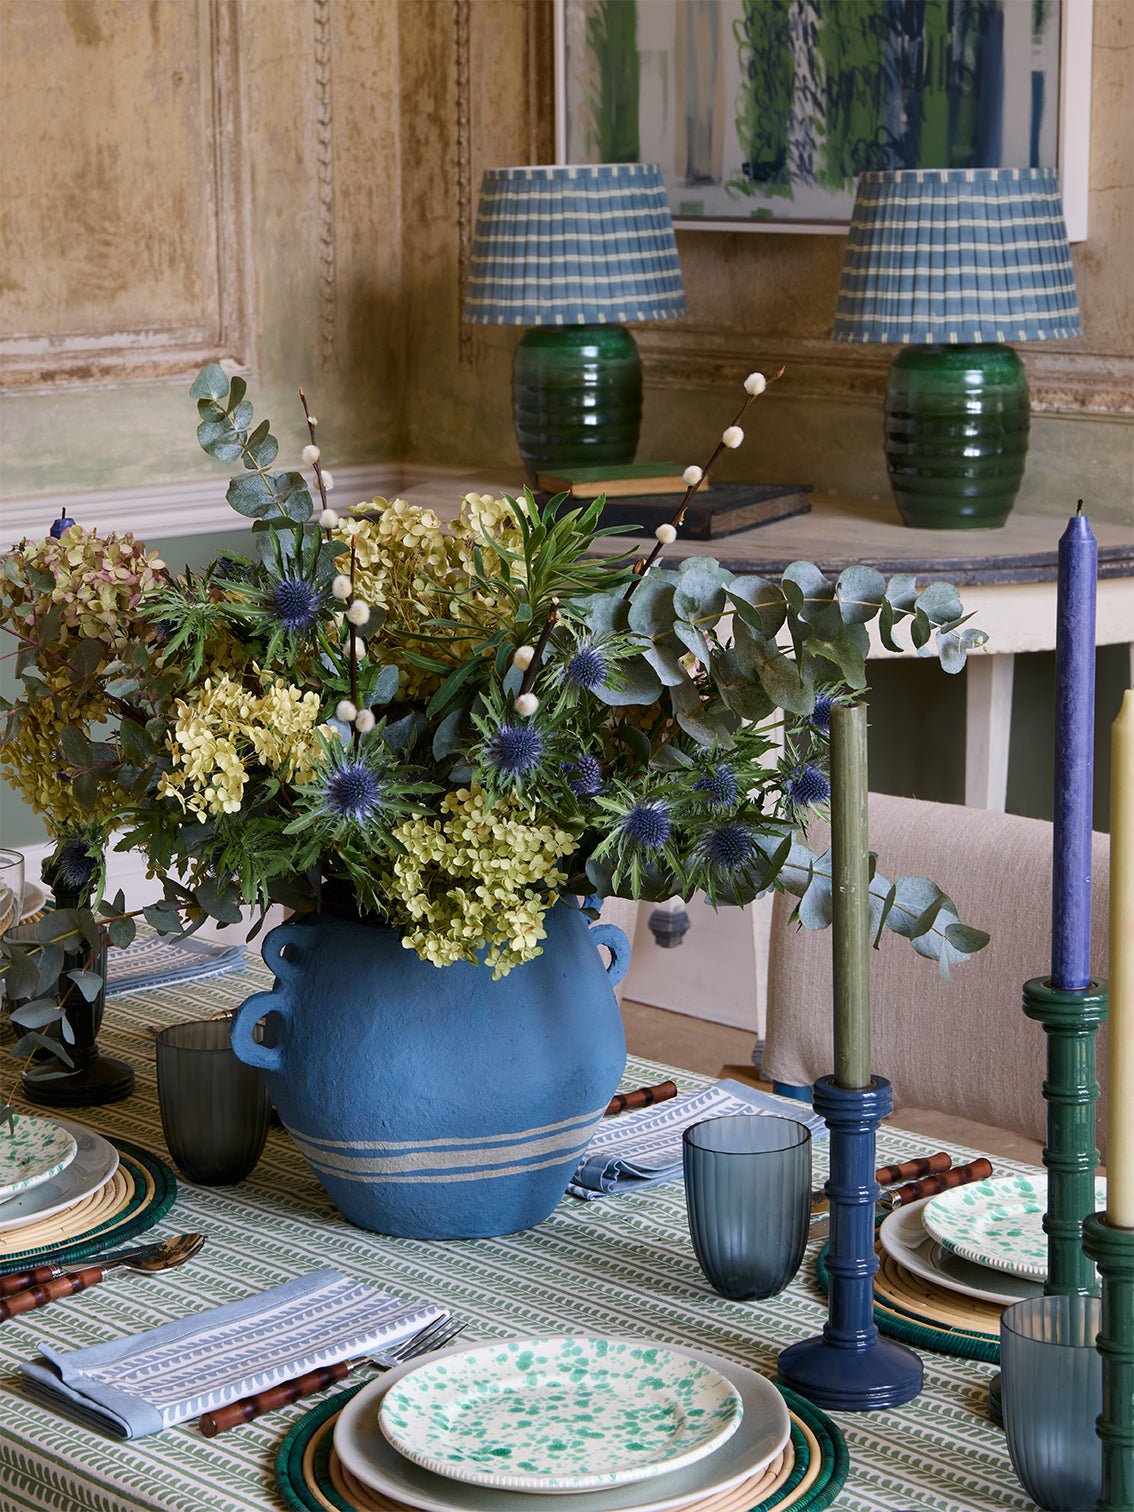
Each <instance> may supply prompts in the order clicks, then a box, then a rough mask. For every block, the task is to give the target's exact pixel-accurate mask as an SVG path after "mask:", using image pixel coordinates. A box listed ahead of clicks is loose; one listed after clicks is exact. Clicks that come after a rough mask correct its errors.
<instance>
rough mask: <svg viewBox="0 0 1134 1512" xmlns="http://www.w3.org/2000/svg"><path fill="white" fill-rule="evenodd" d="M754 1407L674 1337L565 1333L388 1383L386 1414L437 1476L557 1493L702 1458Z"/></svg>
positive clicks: (397, 1444) (399, 1441)
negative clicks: (672, 1345) (678, 1348)
mask: <svg viewBox="0 0 1134 1512" xmlns="http://www.w3.org/2000/svg"><path fill="white" fill-rule="evenodd" d="M743 1411H744V1409H743V1406H742V1403H741V1400H740V1393H739V1392H738V1391H737V1390H736V1388H735V1387H734V1386H732V1385H730V1383H729V1382H728V1381H727V1380H725V1378H724V1376H722V1375H721V1374H720V1372H719V1371H716V1370H714V1369H713V1368H712V1366H710V1365H706V1364H703V1363H702V1362H700V1361H697V1360H691V1359H689V1357H688V1356H687V1355H679V1354H675V1353H674V1351H673V1350H671V1349H667V1348H666V1347H665V1346H664V1345H659V1344H651V1343H649V1342H646V1341H641V1342H639V1341H635V1340H629V1339H611V1338H603V1337H596V1336H593V1335H589V1334H563V1335H557V1336H553V1337H550V1338H524V1339H507V1340H504V1341H503V1342H501V1343H498V1344H486V1345H484V1346H482V1347H480V1348H478V1349H470V1350H467V1351H466V1352H465V1353H464V1354H461V1355H457V1356H456V1357H454V1358H453V1359H443V1360H435V1361H432V1362H431V1363H429V1364H427V1365H421V1366H419V1367H418V1369H416V1370H412V1371H410V1372H409V1373H408V1374H407V1375H405V1376H404V1377H403V1378H402V1379H401V1380H400V1381H399V1382H398V1383H397V1384H396V1385H395V1386H392V1387H391V1388H390V1390H389V1391H388V1392H387V1393H386V1395H385V1396H384V1397H383V1399H382V1406H381V1409H380V1410H379V1414H378V1422H379V1426H380V1427H381V1429H382V1432H383V1433H384V1434H385V1436H386V1438H387V1439H388V1440H389V1441H390V1443H391V1444H393V1446H394V1448H395V1449H397V1451H398V1452H399V1454H402V1455H404V1456H405V1457H406V1458H407V1459H410V1460H413V1462H414V1463H415V1464H417V1465H421V1466H423V1467H424V1468H425V1469H426V1470H432V1471H433V1473H434V1474H435V1475H443V1476H448V1477H450V1478H451V1479H453V1480H459V1481H468V1482H470V1483H471V1484H472V1485H475V1486H492V1487H495V1488H496V1489H498V1490H504V1491H536V1492H539V1493H540V1494H541V1495H545V1496H546V1495H548V1494H552V1495H559V1494H567V1493H575V1492H579V1491H593V1490H595V1489H597V1488H598V1487H600V1486H624V1485H630V1484H632V1483H634V1482H635V1481H642V1480H649V1479H652V1478H653V1477H655V1476H658V1475H664V1474H665V1473H666V1472H667V1471H668V1470H677V1469H680V1468H681V1467H682V1466H684V1465H689V1464H692V1463H693V1462H694V1461H696V1460H699V1459H701V1458H703V1456H705V1455H706V1454H711V1453H712V1452H713V1450H714V1449H716V1448H718V1447H719V1446H720V1445H721V1444H723V1443H724V1442H725V1440H726V1439H727V1438H729V1437H731V1435H732V1434H733V1433H735V1432H736V1430H737V1428H739V1426H740V1420H741V1416H742V1415H743Z"/></svg>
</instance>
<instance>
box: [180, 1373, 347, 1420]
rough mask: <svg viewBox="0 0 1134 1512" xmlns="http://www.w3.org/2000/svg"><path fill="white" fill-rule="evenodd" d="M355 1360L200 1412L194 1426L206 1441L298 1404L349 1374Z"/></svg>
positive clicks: (297, 1377) (298, 1377) (282, 1382)
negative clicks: (228, 1429)
mask: <svg viewBox="0 0 1134 1512" xmlns="http://www.w3.org/2000/svg"><path fill="white" fill-rule="evenodd" d="M356 1363H357V1362H356V1361H353V1360H340V1361H339V1363H338V1364H337V1365H324V1366H322V1367H321V1368H320V1369H319V1370H309V1371H308V1372H307V1374H306V1375H301V1376H296V1377H295V1379H294V1380H293V1381H281V1382H280V1383H279V1385H278V1386H269V1387H267V1388H266V1389H265V1390H264V1391H258V1392H257V1393H256V1394H255V1396H246V1397H241V1399H240V1401H239V1402H229V1403H228V1405H227V1406H225V1407H217V1408H215V1409H214V1410H213V1411H212V1412H202V1414H201V1416H200V1418H199V1419H198V1421H197V1426H198V1428H200V1430H201V1432H202V1433H203V1434H204V1435H205V1437H206V1438H215V1437H216V1435H217V1434H218V1433H223V1432H224V1431H225V1429H226V1428H235V1427H236V1426H237V1425H238V1424H240V1423H250V1422H251V1421H252V1419H253V1418H256V1417H259V1416H260V1414H261V1413H262V1412H271V1411H273V1410H274V1409H275V1408H276V1407H286V1406H287V1404H288V1403H289V1402H298V1401H299V1399H300V1397H305V1396H310V1395H311V1393H312V1392H313V1391H322V1389H323V1387H324V1386H330V1385H332V1384H333V1383H334V1382H335V1381H341V1380H342V1379H343V1377H344V1376H346V1375H349V1374H350V1372H351V1370H352V1369H353V1368H354V1365H355V1364H356Z"/></svg>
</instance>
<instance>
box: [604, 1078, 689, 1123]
mask: <svg viewBox="0 0 1134 1512" xmlns="http://www.w3.org/2000/svg"><path fill="white" fill-rule="evenodd" d="M676 1096H677V1086H676V1084H675V1083H674V1082H671V1081H663V1082H659V1083H658V1084H657V1086H656V1087H637V1088H635V1090H634V1091H633V1092H616V1093H615V1095H614V1096H613V1097H612V1098H611V1099H610V1105H609V1106H608V1108H607V1110H606V1111H607V1116H608V1117H609V1115H610V1114H611V1113H625V1112H626V1110H627V1108H652V1107H653V1105H654V1103H660V1102H668V1101H669V1099H670V1098H671V1097H676Z"/></svg>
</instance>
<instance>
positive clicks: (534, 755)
mask: <svg viewBox="0 0 1134 1512" xmlns="http://www.w3.org/2000/svg"><path fill="white" fill-rule="evenodd" d="M544 745H545V741H544V738H543V736H542V735H541V734H540V732H539V731H538V730H537V729H536V728H535V726H534V725H530V724H523V725H513V724H502V725H501V726H500V728H499V729H498V730H497V732H496V734H495V735H494V736H493V737H492V739H491V741H490V742H489V744H488V750H487V752H486V755H487V757H488V759H489V761H490V762H491V763H492V764H493V766H495V767H498V768H499V770H500V771H501V772H502V773H504V775H505V776H507V777H527V776H529V775H530V774H531V773H532V772H534V771H535V770H536V768H537V767H538V766H539V764H540V760H541V758H542V756H543V750H544Z"/></svg>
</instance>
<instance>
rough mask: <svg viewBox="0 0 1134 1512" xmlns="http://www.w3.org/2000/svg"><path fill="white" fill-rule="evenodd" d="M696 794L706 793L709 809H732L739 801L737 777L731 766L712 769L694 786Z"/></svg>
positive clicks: (702, 775)
mask: <svg viewBox="0 0 1134 1512" xmlns="http://www.w3.org/2000/svg"><path fill="white" fill-rule="evenodd" d="M693 791H694V792H695V793H704V794H705V795H706V796H705V802H706V803H707V805H708V806H709V808H713V809H724V808H732V807H733V806H734V805H735V803H736V799H737V793H738V789H737V786H736V775H735V773H734V772H733V770H732V768H731V767H730V766H726V765H721V766H715V767H710V768H709V769H708V771H706V772H702V773H701V775H700V777H698V778H697V781H696V782H695V783H694V784H693Z"/></svg>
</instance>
